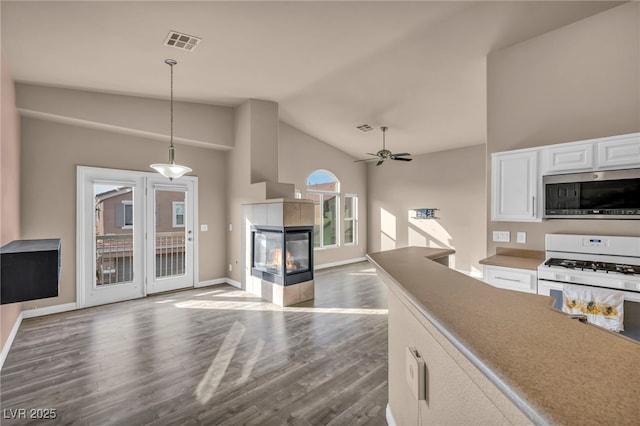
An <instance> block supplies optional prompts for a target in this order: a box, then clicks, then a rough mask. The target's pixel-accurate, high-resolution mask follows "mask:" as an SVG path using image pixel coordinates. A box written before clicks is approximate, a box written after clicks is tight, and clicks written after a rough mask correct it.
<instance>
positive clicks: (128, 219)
mask: <svg viewBox="0 0 640 426" xmlns="http://www.w3.org/2000/svg"><path fill="white" fill-rule="evenodd" d="M123 206H124V225H125V226H133V204H123Z"/></svg>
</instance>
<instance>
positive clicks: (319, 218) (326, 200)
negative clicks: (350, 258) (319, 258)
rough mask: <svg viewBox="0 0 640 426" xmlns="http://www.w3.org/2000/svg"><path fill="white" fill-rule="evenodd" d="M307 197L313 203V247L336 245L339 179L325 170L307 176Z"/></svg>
mask: <svg viewBox="0 0 640 426" xmlns="http://www.w3.org/2000/svg"><path fill="white" fill-rule="evenodd" d="M307 198H308V199H310V200H313V202H314V203H315V221H314V222H315V225H314V227H313V245H314V247H318V248H320V247H337V246H338V243H339V242H338V235H339V232H340V226H339V223H340V219H339V211H340V210H339V204H340V181H339V180H338V178H337V177H336V176H335V175H334V174H333V173H331V172H330V171H327V170H316V171H315V172H313V173H311V174H310V175H309V177H307Z"/></svg>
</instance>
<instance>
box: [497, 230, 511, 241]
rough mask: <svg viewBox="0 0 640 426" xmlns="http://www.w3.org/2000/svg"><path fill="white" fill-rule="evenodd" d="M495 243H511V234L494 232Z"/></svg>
mask: <svg viewBox="0 0 640 426" xmlns="http://www.w3.org/2000/svg"><path fill="white" fill-rule="evenodd" d="M493 241H495V242H500V243H508V242H510V241H511V232H509V231H493Z"/></svg>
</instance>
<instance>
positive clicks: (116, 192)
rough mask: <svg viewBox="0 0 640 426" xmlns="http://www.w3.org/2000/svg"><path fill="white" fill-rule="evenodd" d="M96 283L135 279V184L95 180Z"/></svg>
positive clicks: (99, 284) (98, 285)
mask: <svg viewBox="0 0 640 426" xmlns="http://www.w3.org/2000/svg"><path fill="white" fill-rule="evenodd" d="M93 194H94V198H95V200H94V203H95V204H94V205H95V227H94V229H95V244H96V287H103V286H107V285H110V284H121V283H126V282H131V281H133V187H130V186H116V185H108V184H100V183H94V185H93Z"/></svg>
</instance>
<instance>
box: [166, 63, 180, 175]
mask: <svg viewBox="0 0 640 426" xmlns="http://www.w3.org/2000/svg"><path fill="white" fill-rule="evenodd" d="M164 62H165V63H166V64H168V65H169V66H170V67H171V100H170V105H171V120H170V122H171V132H170V139H169V164H175V163H176V156H175V147H174V146H173V66H174V65H175V64H177V62H176V61H175V59H167V60H166V61H164Z"/></svg>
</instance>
